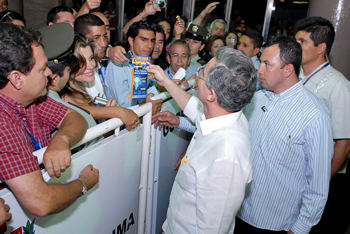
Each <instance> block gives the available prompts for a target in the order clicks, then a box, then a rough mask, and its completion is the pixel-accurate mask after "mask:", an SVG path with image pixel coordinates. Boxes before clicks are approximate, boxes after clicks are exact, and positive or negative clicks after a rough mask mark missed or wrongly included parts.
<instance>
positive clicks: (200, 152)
mask: <svg viewBox="0 0 350 234" xmlns="http://www.w3.org/2000/svg"><path fill="white" fill-rule="evenodd" d="M184 113H185V114H186V115H187V116H188V117H189V118H190V119H191V120H192V121H195V122H196V124H197V131H196V132H195V134H194V136H193V138H192V140H191V144H190V145H189V147H188V150H187V153H186V155H185V157H184V158H183V160H182V163H181V164H182V165H181V166H180V168H179V171H178V173H177V176H176V178H175V181H174V185H173V188H172V191H171V195H170V203H169V208H168V213H167V219H166V221H165V222H164V224H163V227H162V228H163V230H164V232H165V233H229V232H230V233H232V231H233V229H234V225H235V219H234V218H235V216H236V213H237V211H238V209H239V208H240V206H241V204H242V201H243V198H244V193H245V188H246V185H247V184H248V183H249V182H250V181H251V179H252V163H251V162H252V156H251V147H250V134H249V127H248V121H247V119H246V117H245V116H244V114H243V113H242V111H240V112H236V113H232V114H228V115H224V116H220V117H216V118H211V119H206V118H205V115H204V113H203V105H202V103H201V102H200V101H199V100H198V99H197V98H196V97H192V98H191V99H190V101H189V102H188V104H187V105H186V108H185V110H184Z"/></svg>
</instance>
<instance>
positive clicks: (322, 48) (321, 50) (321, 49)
mask: <svg viewBox="0 0 350 234" xmlns="http://www.w3.org/2000/svg"><path fill="white" fill-rule="evenodd" d="M317 48H318V54H323V53H326V49H327V44H326V43H325V42H323V43H320V44H319V45H318V46H317Z"/></svg>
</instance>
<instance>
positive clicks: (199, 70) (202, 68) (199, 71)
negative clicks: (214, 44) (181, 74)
mask: <svg viewBox="0 0 350 234" xmlns="http://www.w3.org/2000/svg"><path fill="white" fill-rule="evenodd" d="M204 68H205V66H201V67H199V68H198V70H197V72H196V76H197V77H198V78H200V79H202V80H204V81H205V82H207V81H206V79H204V77H203V75H204Z"/></svg>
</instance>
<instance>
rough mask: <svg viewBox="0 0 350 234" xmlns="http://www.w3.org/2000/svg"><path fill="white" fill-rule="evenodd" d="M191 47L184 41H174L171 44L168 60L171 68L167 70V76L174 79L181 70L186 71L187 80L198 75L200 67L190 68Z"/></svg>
mask: <svg viewBox="0 0 350 234" xmlns="http://www.w3.org/2000/svg"><path fill="white" fill-rule="evenodd" d="M190 54H191V48H190V45H189V44H187V43H186V41H184V40H174V41H172V42H170V44H169V49H168V54H167V60H168V63H169V64H170V66H169V67H168V68H167V69H165V71H164V72H165V74H166V75H167V76H168V77H169V78H170V79H172V78H173V77H174V75H175V73H176V72H177V71H178V70H179V69H180V67H181V68H183V69H186V76H185V77H186V80H188V79H189V78H190V77H191V76H193V75H194V74H196V71H197V70H198V68H199V67H188V65H189V64H190V61H191V60H190Z"/></svg>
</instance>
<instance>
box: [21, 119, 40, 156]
mask: <svg viewBox="0 0 350 234" xmlns="http://www.w3.org/2000/svg"><path fill="white" fill-rule="evenodd" d="M21 122H22V121H21ZM22 125H23V127H24V129H25V130H26V131H27V133H28V135H29V137H30V139H32V142H33V145H34V148H35V150H39V149H41V148H42V146H41V143H40V138H38V140H39V144H38V142H37V141H36V140H35V138H34V136H33V135H32V134H31V133H30V132H29V131H28V129H27V128H26V126H24V123H23V122H22Z"/></svg>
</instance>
